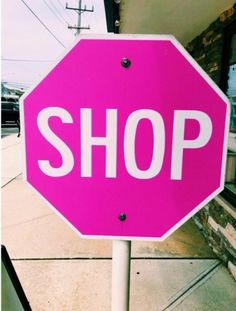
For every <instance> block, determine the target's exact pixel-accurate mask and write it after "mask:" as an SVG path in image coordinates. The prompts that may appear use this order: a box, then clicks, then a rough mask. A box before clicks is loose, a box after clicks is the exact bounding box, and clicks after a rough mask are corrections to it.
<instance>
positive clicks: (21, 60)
mask: <svg viewBox="0 0 236 311" xmlns="http://www.w3.org/2000/svg"><path fill="white" fill-rule="evenodd" d="M1 60H2V61H7V62H32V63H50V62H53V60H43V59H17V58H1Z"/></svg>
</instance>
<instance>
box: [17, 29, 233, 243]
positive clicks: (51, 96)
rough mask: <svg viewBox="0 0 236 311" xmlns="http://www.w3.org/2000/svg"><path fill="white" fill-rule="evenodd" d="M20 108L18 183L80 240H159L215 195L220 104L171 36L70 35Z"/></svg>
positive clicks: (223, 112)
mask: <svg viewBox="0 0 236 311" xmlns="http://www.w3.org/2000/svg"><path fill="white" fill-rule="evenodd" d="M21 106H22V111H21V117H22V125H23V129H24V130H23V136H24V148H25V163H26V171H25V178H26V181H27V182H28V183H29V184H30V185H31V186H32V187H33V188H34V189H35V190H37V192H38V193H39V194H40V195H41V196H42V197H43V198H44V199H45V200H46V201H47V202H48V203H49V204H50V206H51V207H53V208H54V209H55V210H56V211H57V212H58V213H59V214H60V215H61V216H62V217H63V218H64V219H65V220H66V221H67V222H69V223H70V224H71V225H72V227H74V228H75V229H76V230H77V231H78V232H79V233H80V234H81V235H83V236H86V237H95V236H96V237H111V238H119V239H135V238H139V239H144V238H147V239H155V240H162V239H164V238H165V237H167V236H168V235H169V234H170V233H172V232H173V231H174V230H175V229H177V228H178V227H179V226H180V225H181V224H183V223H184V222H185V221H186V220H187V219H188V218H190V217H191V216H192V215H193V214H194V213H196V212H197V211H198V210H199V209H200V208H201V207H202V206H204V205H205V204H206V203H207V202H208V201H209V200H211V199H212V198H213V197H215V196H216V195H217V194H218V193H219V192H220V191H221V190H222V189H223V184H224V166H225V157H226V145H227V133H228V114H229V112H228V110H229V108H228V107H229V105H228V101H227V98H226V97H225V96H224V94H223V93H222V92H221V91H220V90H219V89H218V88H217V86H216V85H215V84H214V83H213V82H212V81H211V80H210V79H209V78H208V76H207V75H206V74H205V73H204V72H203V71H202V70H201V68H200V67H199V66H198V65H197V64H196V62H195V61H194V60H193V59H192V58H191V57H190V56H189V55H188V53H187V52H186V51H185V50H184V48H183V47H182V46H181V45H180V44H179V43H178V42H177V41H176V39H175V38H173V37H172V36H162V35H158V36H131V35H130V36H123V35H119V36H117V35H106V36H95V37H90V36H89V37H88V36H86V37H83V36H81V37H80V39H79V40H78V41H77V43H76V44H75V45H74V46H73V47H72V48H71V49H70V50H69V52H67V53H66V55H65V56H64V57H63V58H62V59H61V60H60V61H59V62H58V63H57V64H56V65H55V66H54V67H53V68H52V69H51V70H50V71H49V73H48V74H47V75H46V76H45V77H44V79H42V80H41V81H40V82H39V83H38V84H37V85H36V86H35V87H34V88H33V89H32V90H31V91H30V92H28V94H26V95H25V96H24V98H23V101H22V103H21Z"/></svg>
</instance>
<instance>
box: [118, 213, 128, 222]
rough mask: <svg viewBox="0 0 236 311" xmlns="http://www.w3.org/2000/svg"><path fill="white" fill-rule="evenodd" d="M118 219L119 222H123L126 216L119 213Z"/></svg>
mask: <svg viewBox="0 0 236 311" xmlns="http://www.w3.org/2000/svg"><path fill="white" fill-rule="evenodd" d="M118 218H119V220H120V221H124V220H126V214H124V213H120V215H119V217H118Z"/></svg>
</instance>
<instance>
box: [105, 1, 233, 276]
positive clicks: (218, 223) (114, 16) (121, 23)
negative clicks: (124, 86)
mask: <svg viewBox="0 0 236 311" xmlns="http://www.w3.org/2000/svg"><path fill="white" fill-rule="evenodd" d="M104 2H105V8H106V16H107V28H108V31H109V32H114V33H130V34H132V33H133V34H172V35H174V36H175V37H176V38H177V39H178V40H179V41H180V42H181V44H182V45H183V46H184V47H185V48H186V49H187V50H188V52H189V53H190V54H191V55H192V57H193V58H194V59H195V60H196V61H197V62H198V64H199V65H200V66H201V67H202V68H203V69H204V70H205V71H206V72H207V73H208V75H209V76H210V77H211V79H212V80H213V81H214V82H215V83H216V84H217V85H218V86H219V87H220V88H221V90H222V91H223V92H224V93H225V94H226V95H227V96H228V98H229V100H230V103H231V117H230V133H229V142H228V156H227V168H226V178H225V189H224V191H223V192H222V193H221V194H220V195H219V196H218V197H217V198H215V199H214V200H213V201H211V202H210V203H209V204H208V205H207V206H206V207H205V208H203V209H202V210H201V211H200V212H199V213H198V214H196V215H195V216H194V220H195V222H196V224H197V225H198V227H199V228H200V230H201V231H202V233H203V234H204V236H205V237H206V239H207V241H208V243H209V245H210V246H211V247H212V248H213V250H214V252H215V253H216V254H217V255H218V256H219V257H220V258H221V259H222V260H223V261H224V262H225V264H226V265H227V266H228V267H229V269H230V270H231V272H232V273H233V274H234V275H236V3H235V1H230V0H225V1H220V0H207V1H203V0H201V1H195V0H192V1H182V0H179V1H160V0H156V1H155V0H152V1H144V0H105V1H104ZM173 70H174V68H173ZM212 156H213V157H214V155H212Z"/></svg>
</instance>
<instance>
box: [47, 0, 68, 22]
mask: <svg viewBox="0 0 236 311" xmlns="http://www.w3.org/2000/svg"><path fill="white" fill-rule="evenodd" d="M48 1H49V2H50V4H51V5H52V7H53V8H54V10H55V11H56V12H57V14H58V16H60V17H61V18H62V19H63V21H64V22H65V23H66V24H67V25H69V22H68V21H67V20H66V19H65V18H64V16H63V15H62V14H61V13H60V11H58V9H57V7H56V6H55V5H54V3H53V2H52V1H51V0H48Z"/></svg>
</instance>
